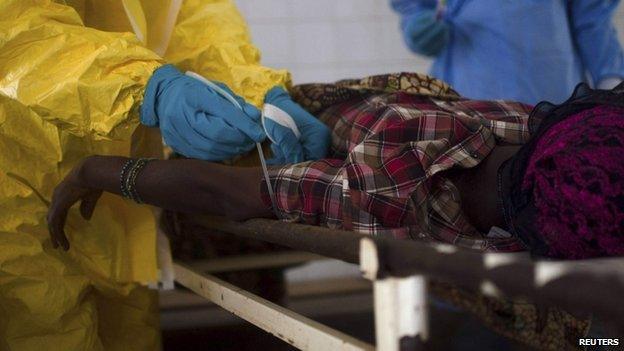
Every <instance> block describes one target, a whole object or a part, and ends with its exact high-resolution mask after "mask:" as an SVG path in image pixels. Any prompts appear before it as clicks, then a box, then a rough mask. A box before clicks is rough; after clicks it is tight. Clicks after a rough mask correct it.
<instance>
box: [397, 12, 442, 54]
mask: <svg viewBox="0 0 624 351" xmlns="http://www.w3.org/2000/svg"><path fill="white" fill-rule="evenodd" d="M401 29H402V30H403V39H404V40H405V43H406V44H407V46H408V47H409V48H410V50H412V51H413V52H415V53H417V54H421V55H425V56H436V55H437V54H439V53H440V52H441V51H442V49H444V47H445V46H446V44H447V43H448V41H449V25H448V24H447V23H446V22H445V21H444V20H437V19H436V11H434V10H424V9H423V10H421V11H418V12H417V13H415V14H414V15H411V16H409V17H406V18H404V19H403V21H402V23H401Z"/></svg>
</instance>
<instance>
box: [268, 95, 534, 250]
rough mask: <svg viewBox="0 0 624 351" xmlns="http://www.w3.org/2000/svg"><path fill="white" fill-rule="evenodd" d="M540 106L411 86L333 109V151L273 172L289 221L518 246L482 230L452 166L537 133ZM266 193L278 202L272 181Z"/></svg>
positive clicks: (479, 245) (475, 245) (481, 245)
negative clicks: (469, 214) (531, 126)
mask: <svg viewBox="0 0 624 351" xmlns="http://www.w3.org/2000/svg"><path fill="white" fill-rule="evenodd" d="M530 111H531V106H528V105H524V104H520V103H515V102H507V101H473V100H467V99H459V98H455V99H449V98H444V97H436V96H425V95H413V94H408V93H405V92H401V91H397V92H391V93H387V92H382V93H379V92H378V93H374V94H364V95H360V96H357V97H355V98H351V99H349V100H348V101H344V102H340V103H337V104H334V105H331V106H329V107H328V108H325V109H324V110H323V111H322V112H321V113H320V115H319V118H320V119H321V120H322V121H323V122H325V123H326V124H327V125H328V126H330V127H331V128H332V130H333V135H332V155H331V158H328V159H323V160H318V161H310V162H304V163H299V164H294V165H287V166H284V167H282V168H279V169H272V170H271V171H270V178H271V183H272V185H273V189H274V190H275V193H276V197H277V207H278V208H277V212H278V214H279V216H280V218H281V219H283V220H290V221H296V222H302V223H306V224H311V225H321V226H326V227H329V228H334V229H344V230H354V231H357V232H360V233H363V234H369V235H387V236H392V237H396V238H412V239H418V240H424V241H437V242H445V243H450V244H455V245H458V246H461V247H466V248H471V249H478V250H490V251H518V250H524V246H523V245H522V244H521V243H520V242H519V240H517V238H515V237H500V235H492V236H490V235H488V234H487V233H480V232H478V231H477V230H476V229H475V228H474V227H473V226H472V225H471V224H470V223H469V222H468V221H467V219H466V217H465V215H464V214H463V212H462V211H461V202H460V197H459V193H458V190H457V188H456V187H455V186H454V185H453V183H452V182H451V181H450V180H449V179H447V178H446V177H445V176H444V171H446V170H449V169H451V168H457V167H459V168H470V167H474V166H476V165H478V164H479V163H480V162H481V161H482V160H483V159H484V158H485V157H487V156H488V155H489V154H490V152H491V151H492V149H493V147H494V146H495V145H496V144H497V143H501V142H504V143H507V144H522V143H524V142H525V141H526V140H528V138H529V133H528V129H527V120H528V116H529V113H530ZM263 194H264V196H263V198H264V201H265V203H266V204H267V205H269V206H270V203H271V202H270V199H269V197H268V195H267V191H266V187H265V186H264V182H263Z"/></svg>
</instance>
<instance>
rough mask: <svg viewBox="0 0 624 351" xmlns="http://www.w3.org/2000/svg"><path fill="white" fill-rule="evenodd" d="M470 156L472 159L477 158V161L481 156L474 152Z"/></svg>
mask: <svg viewBox="0 0 624 351" xmlns="http://www.w3.org/2000/svg"><path fill="white" fill-rule="evenodd" d="M470 156H471V157H472V158H476V159H477V160H478V159H479V154H477V153H476V152H473V153H472V154H471V155H470Z"/></svg>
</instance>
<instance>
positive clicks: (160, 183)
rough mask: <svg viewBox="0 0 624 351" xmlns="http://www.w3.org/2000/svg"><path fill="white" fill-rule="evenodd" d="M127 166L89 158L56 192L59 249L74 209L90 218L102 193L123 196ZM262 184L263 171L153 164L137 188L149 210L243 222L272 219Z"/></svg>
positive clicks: (53, 230) (53, 213) (52, 223)
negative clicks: (122, 182) (123, 173)
mask: <svg viewBox="0 0 624 351" xmlns="http://www.w3.org/2000/svg"><path fill="white" fill-rule="evenodd" d="M127 161H128V158H126V157H115V156H92V157H88V158H86V159H85V160H83V161H82V162H81V163H80V164H79V165H78V166H76V167H75V168H74V169H73V170H72V171H71V172H70V173H69V174H68V175H67V176H66V177H65V179H63V181H62V182H61V183H60V184H59V185H58V186H57V187H56V188H55V190H54V194H53V196H52V202H51V205H50V208H49V210H48V216H47V220H48V229H49V231H50V236H51V238H52V245H53V246H54V247H55V248H57V247H59V246H60V247H62V248H63V249H65V250H68V249H69V241H68V240H67V236H66V235H65V231H64V227H65V221H66V218H67V214H68V212H69V209H70V208H71V207H72V206H73V205H74V204H76V203H77V202H80V214H81V215H82V217H84V218H85V219H90V218H91V216H92V215H93V211H94V210H95V206H96V204H97V201H98V199H99V198H100V196H101V195H102V192H103V191H106V192H109V193H113V194H117V195H121V191H120V186H119V174H120V172H121V169H122V168H123V166H124V164H125V163H126V162H127ZM261 179H262V170H261V169H260V168H239V167H229V166H223V165H219V164H215V163H211V162H206V161H200V160H193V159H180V160H166V161H165V160H155V161H151V162H149V163H148V164H147V165H146V166H145V168H144V169H143V170H142V171H141V173H140V175H139V177H138V178H137V180H136V186H137V191H138V193H139V194H140V196H141V199H142V200H143V201H144V202H145V203H147V204H150V205H154V206H157V207H161V208H165V209H168V210H173V211H178V212H185V213H203V214H215V215H221V216H226V217H228V218H230V219H234V220H243V219H248V218H253V217H270V216H271V212H270V210H269V209H268V208H267V207H266V206H265V205H264V203H263V202H262V200H261V193H260V181H261Z"/></svg>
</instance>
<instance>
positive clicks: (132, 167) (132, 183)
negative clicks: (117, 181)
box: [121, 158, 154, 204]
mask: <svg viewBox="0 0 624 351" xmlns="http://www.w3.org/2000/svg"><path fill="white" fill-rule="evenodd" d="M152 160H154V158H139V159H136V160H129V161H128V162H127V163H126V165H124V168H123V169H122V172H121V194H122V195H123V196H124V197H125V198H128V199H131V200H133V201H134V202H136V203H139V204H142V203H143V200H142V199H141V197H140V196H139V193H138V191H137V189H136V179H137V177H138V175H139V173H141V170H143V168H144V167H145V165H146V164H147V163H148V162H149V161H152Z"/></svg>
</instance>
